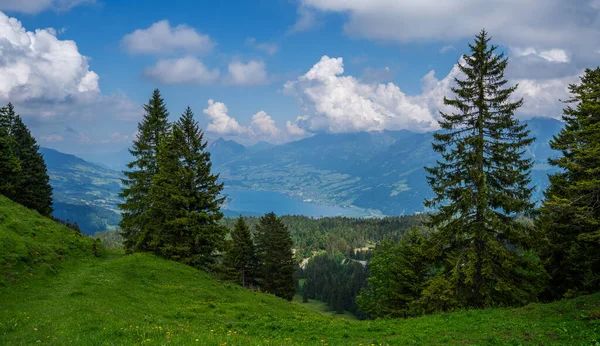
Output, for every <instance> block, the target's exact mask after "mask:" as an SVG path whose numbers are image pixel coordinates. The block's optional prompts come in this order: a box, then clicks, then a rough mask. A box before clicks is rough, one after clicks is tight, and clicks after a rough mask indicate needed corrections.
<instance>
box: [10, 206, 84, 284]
mask: <svg viewBox="0 0 600 346" xmlns="http://www.w3.org/2000/svg"><path fill="white" fill-rule="evenodd" d="M91 255H92V240H91V239H90V238H88V237H86V236H82V235H79V234H77V233H75V232H74V231H72V230H70V229H68V228H67V227H65V226H60V225H58V224H56V223H55V222H53V221H52V220H50V219H48V218H45V217H42V216H41V215H40V214H38V213H37V212H35V211H31V210H29V209H27V208H25V207H23V206H21V205H19V204H16V203H14V202H12V201H11V200H9V199H8V198H6V197H4V196H2V195H0V286H3V285H7V284H9V283H10V282H13V281H16V280H19V279H23V278H26V277H30V276H32V275H33V274H34V273H36V272H40V271H41V272H46V273H54V272H55V271H56V269H57V268H58V267H60V266H61V263H62V262H63V261H64V260H65V259H75V258H81V257H86V256H91Z"/></svg>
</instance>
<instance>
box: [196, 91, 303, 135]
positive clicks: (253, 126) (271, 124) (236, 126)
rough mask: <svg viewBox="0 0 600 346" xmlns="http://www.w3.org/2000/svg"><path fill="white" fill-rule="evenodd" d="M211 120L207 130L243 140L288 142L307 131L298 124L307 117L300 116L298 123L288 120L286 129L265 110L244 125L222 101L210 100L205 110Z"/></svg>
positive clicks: (210, 132)
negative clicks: (278, 125)
mask: <svg viewBox="0 0 600 346" xmlns="http://www.w3.org/2000/svg"><path fill="white" fill-rule="evenodd" d="M204 114H206V116H208V118H209V119H210V122H209V124H208V126H207V127H206V130H207V132H209V135H210V134H214V135H218V136H225V137H227V136H229V137H235V138H236V140H240V141H242V142H255V141H260V140H264V141H268V142H272V143H280V142H286V141H289V140H292V139H298V138H301V137H305V136H306V135H307V132H306V131H304V130H303V129H302V128H300V127H299V126H298V122H300V121H302V120H303V119H306V118H305V117H298V118H297V119H296V123H292V122H290V121H288V122H287V123H286V129H285V130H282V129H280V128H278V127H277V124H276V123H275V120H274V119H273V118H272V117H271V116H270V115H269V114H268V113H267V112H265V111H264V110H260V111H258V112H256V113H255V114H254V115H253V116H252V121H251V123H250V125H249V126H242V125H240V123H239V122H238V121H237V120H236V119H235V118H234V117H232V116H230V115H229V110H228V109H227V106H226V105H225V104H224V103H222V102H215V101H214V100H208V108H206V109H205V110H204Z"/></svg>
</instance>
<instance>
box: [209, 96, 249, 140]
mask: <svg viewBox="0 0 600 346" xmlns="http://www.w3.org/2000/svg"><path fill="white" fill-rule="evenodd" d="M228 111H229V110H228V109H227V106H226V105H225V104H224V103H221V102H215V101H214V100H212V99H211V100H208V108H206V109H204V111H203V112H204V114H206V116H208V118H209V119H210V123H209V124H208V126H207V127H206V130H207V131H210V132H214V133H216V134H219V135H239V134H242V133H245V132H248V129H247V128H244V127H242V126H240V124H239V123H238V122H237V120H235V118H232V117H230V116H229V115H228V114H227V112H228Z"/></svg>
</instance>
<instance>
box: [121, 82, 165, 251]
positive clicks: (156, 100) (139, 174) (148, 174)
mask: <svg viewBox="0 0 600 346" xmlns="http://www.w3.org/2000/svg"><path fill="white" fill-rule="evenodd" d="M144 110H145V111H146V113H145V114H144V118H143V119H142V121H141V122H140V123H139V124H138V136H137V138H136V139H135V140H134V141H133V145H132V148H131V149H130V153H131V155H132V156H133V157H134V160H133V161H132V162H130V163H129V164H128V165H127V168H129V169H130V171H126V172H123V174H124V175H125V178H124V179H123V181H122V183H123V185H124V188H123V191H122V192H121V194H120V195H119V196H120V197H121V198H124V199H125V201H124V202H123V203H122V204H120V205H119V208H121V211H122V214H121V215H122V220H121V222H120V223H119V225H120V227H121V230H122V232H123V238H124V239H125V248H126V249H127V251H145V250H147V249H148V242H149V239H148V237H147V232H146V231H147V230H146V226H147V225H149V224H150V225H151V224H152V222H151V220H148V218H147V211H148V208H149V206H150V203H149V201H148V194H149V192H150V186H151V185H152V177H153V176H154V175H155V174H156V173H158V146H159V145H160V142H161V140H162V139H163V138H164V137H165V136H166V134H167V132H168V130H169V127H170V125H169V123H168V117H169V112H168V111H167V107H166V106H165V103H164V100H163V98H162V97H161V95H160V91H159V90H158V89H156V90H154V92H153V94H152V97H151V98H150V100H149V101H148V104H146V105H144Z"/></svg>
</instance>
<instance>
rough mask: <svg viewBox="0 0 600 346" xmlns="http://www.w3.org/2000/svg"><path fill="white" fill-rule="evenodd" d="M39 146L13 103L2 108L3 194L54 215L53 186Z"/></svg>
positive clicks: (0, 167)
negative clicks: (16, 111)
mask: <svg viewBox="0 0 600 346" xmlns="http://www.w3.org/2000/svg"><path fill="white" fill-rule="evenodd" d="M39 149H40V147H39V145H38V144H37V142H36V140H35V138H34V137H33V136H32V135H31V133H30V132H29V129H28V128H27V126H25V124H24V123H23V120H22V119H21V117H20V116H19V115H18V114H16V113H15V109H14V107H13V105H12V104H11V103H9V104H8V105H6V106H4V107H2V108H0V194H3V195H4V196H6V197H8V198H10V199H11V200H13V201H15V202H17V203H19V204H21V205H23V206H25V207H27V208H30V209H33V210H37V211H38V212H39V213H40V214H41V215H44V216H50V215H51V214H52V187H51V186H50V183H49V181H50V178H49V177H48V173H47V170H46V163H45V162H44V157H43V156H42V154H40V152H39Z"/></svg>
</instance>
